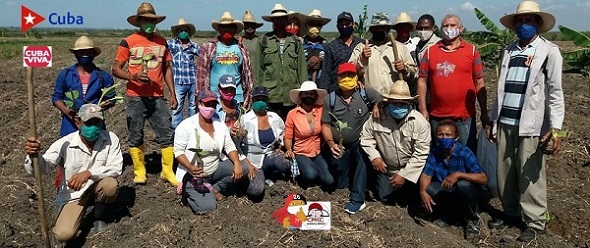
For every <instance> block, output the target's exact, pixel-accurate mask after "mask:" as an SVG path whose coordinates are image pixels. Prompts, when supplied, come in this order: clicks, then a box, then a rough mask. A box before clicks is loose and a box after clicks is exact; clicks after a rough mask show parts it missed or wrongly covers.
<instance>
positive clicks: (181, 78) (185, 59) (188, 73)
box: [168, 38, 201, 85]
mask: <svg viewBox="0 0 590 248" xmlns="http://www.w3.org/2000/svg"><path fill="white" fill-rule="evenodd" d="M168 49H169V50H170V54H171V55H172V63H173V66H172V70H173V71H172V72H173V75H174V84H176V85H190V84H194V83H196V82H197V65H196V63H195V59H196V57H199V52H200V50H201V47H200V46H199V45H198V44H197V43H194V42H192V41H190V42H189V43H188V46H187V47H182V43H181V42H180V40H179V39H177V38H173V39H170V40H168Z"/></svg>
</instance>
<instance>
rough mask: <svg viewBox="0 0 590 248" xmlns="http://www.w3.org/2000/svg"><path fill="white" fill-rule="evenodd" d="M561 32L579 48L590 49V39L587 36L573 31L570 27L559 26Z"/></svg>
mask: <svg viewBox="0 0 590 248" xmlns="http://www.w3.org/2000/svg"><path fill="white" fill-rule="evenodd" d="M559 31H561V33H562V34H563V35H564V36H565V37H566V38H567V39H568V40H571V41H573V42H574V44H576V45H577V46H581V47H590V37H588V36H587V35H585V34H583V33H581V32H578V31H576V30H573V29H571V28H568V27H564V26H561V25H559Z"/></svg>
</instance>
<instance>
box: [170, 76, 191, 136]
mask: <svg viewBox="0 0 590 248" xmlns="http://www.w3.org/2000/svg"><path fill="white" fill-rule="evenodd" d="M174 91H175V93H176V100H177V101H178V107H177V108H176V109H175V110H172V129H176V127H177V126H178V124H180V122H181V121H182V120H183V118H182V117H183V116H182V115H183V113H184V101H185V100H186V101H187V103H188V104H187V105H188V117H191V116H193V115H195V114H196V113H197V105H196V103H195V84H183V85H179V84H174Z"/></svg>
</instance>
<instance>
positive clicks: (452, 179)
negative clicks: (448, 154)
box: [442, 172, 461, 189]
mask: <svg viewBox="0 0 590 248" xmlns="http://www.w3.org/2000/svg"><path fill="white" fill-rule="evenodd" d="M460 175H461V173H460V172H453V173H451V175H448V176H447V177H445V180H443V182H442V186H443V187H444V188H447V189H450V188H452V187H453V186H455V184H456V183H457V181H459V176H460Z"/></svg>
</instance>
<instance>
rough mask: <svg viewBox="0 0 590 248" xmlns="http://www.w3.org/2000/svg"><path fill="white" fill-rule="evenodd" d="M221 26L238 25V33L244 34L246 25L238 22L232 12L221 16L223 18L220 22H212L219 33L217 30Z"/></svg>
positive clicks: (212, 25)
mask: <svg viewBox="0 0 590 248" xmlns="http://www.w3.org/2000/svg"><path fill="white" fill-rule="evenodd" d="M219 25H236V27H237V30H236V33H240V32H242V30H244V23H243V22H242V21H240V20H236V19H234V17H233V16H232V15H231V13H230V12H227V11H226V12H223V15H221V18H219V21H217V20H213V21H212V22H211V27H212V28H213V29H215V30H216V31H219V30H218V29H217V28H218V26H219Z"/></svg>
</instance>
